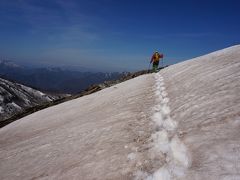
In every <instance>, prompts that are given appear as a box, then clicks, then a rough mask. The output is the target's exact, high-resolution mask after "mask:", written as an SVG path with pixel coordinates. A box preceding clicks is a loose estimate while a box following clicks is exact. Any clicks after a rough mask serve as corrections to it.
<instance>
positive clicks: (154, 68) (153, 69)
mask: <svg viewBox="0 0 240 180" xmlns="http://www.w3.org/2000/svg"><path fill="white" fill-rule="evenodd" d="M152 72H156V65H155V63H153V68H152Z"/></svg>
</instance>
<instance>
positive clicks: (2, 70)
mask: <svg viewBox="0 0 240 180" xmlns="http://www.w3.org/2000/svg"><path fill="white" fill-rule="evenodd" d="M124 74H125V73H119V72H113V73H103V72H79V71H71V70H65V69H61V68H27V67H23V66H20V65H18V64H16V63H14V62H11V61H0V76H1V77H3V78H4V79H8V80H13V81H16V82H19V83H22V84H24V85H27V86H30V87H33V88H36V89H38V90H41V91H44V92H54V93H70V94H76V93H79V92H80V91H82V90H84V89H86V88H87V87H89V86H90V85H92V84H98V83H102V82H104V81H109V80H116V79H119V78H120V77H121V76H123V75H124Z"/></svg>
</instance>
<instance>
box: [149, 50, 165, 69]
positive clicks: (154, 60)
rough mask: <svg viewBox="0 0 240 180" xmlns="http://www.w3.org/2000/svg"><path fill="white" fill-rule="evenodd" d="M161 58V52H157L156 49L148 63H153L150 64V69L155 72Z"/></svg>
mask: <svg viewBox="0 0 240 180" xmlns="http://www.w3.org/2000/svg"><path fill="white" fill-rule="evenodd" d="M161 58H163V54H159V53H158V52H157V51H156V52H155V53H154V54H153V56H152V58H151V61H150V64H151V63H153V65H152V71H153V72H157V69H158V64H159V61H160V59H161Z"/></svg>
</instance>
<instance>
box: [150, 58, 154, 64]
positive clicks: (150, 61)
mask: <svg viewBox="0 0 240 180" xmlns="http://www.w3.org/2000/svg"><path fill="white" fill-rule="evenodd" d="M153 58H154V56H152V58H151V61H150V64H151V63H152V62H153Z"/></svg>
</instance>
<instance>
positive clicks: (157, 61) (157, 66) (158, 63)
mask: <svg viewBox="0 0 240 180" xmlns="http://www.w3.org/2000/svg"><path fill="white" fill-rule="evenodd" d="M158 64H159V61H157V62H156V71H157V70H158Z"/></svg>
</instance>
